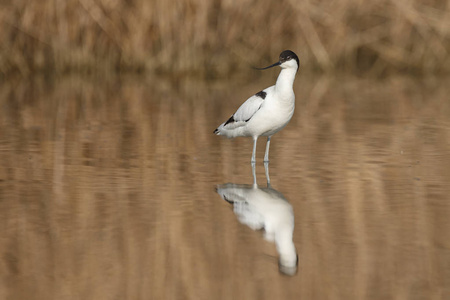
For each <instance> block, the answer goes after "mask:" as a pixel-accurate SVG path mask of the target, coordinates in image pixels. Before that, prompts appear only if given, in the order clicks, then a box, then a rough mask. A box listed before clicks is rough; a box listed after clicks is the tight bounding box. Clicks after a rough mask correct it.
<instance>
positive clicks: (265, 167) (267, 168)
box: [264, 161, 270, 188]
mask: <svg viewBox="0 0 450 300" xmlns="http://www.w3.org/2000/svg"><path fill="white" fill-rule="evenodd" d="M264 170H265V171H266V179H267V187H268V188H270V177H269V162H268V161H266V162H264Z"/></svg>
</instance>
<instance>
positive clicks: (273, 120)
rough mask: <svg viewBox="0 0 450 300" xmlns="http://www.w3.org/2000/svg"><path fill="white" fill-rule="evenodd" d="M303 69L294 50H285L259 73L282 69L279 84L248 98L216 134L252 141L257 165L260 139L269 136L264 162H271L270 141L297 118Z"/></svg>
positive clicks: (215, 131)
mask: <svg viewBox="0 0 450 300" xmlns="http://www.w3.org/2000/svg"><path fill="white" fill-rule="evenodd" d="M299 65H300V64H299V60H298V57H297V55H296V54H295V53H294V52H292V51H290V50H285V51H283V52H281V54H280V59H279V61H278V62H276V63H274V64H272V65H270V66H268V67H265V68H258V70H265V69H269V68H272V67H275V66H280V67H281V72H280V75H278V79H277V82H276V84H275V85H273V86H271V87H268V88H266V89H264V90H262V91H260V92H258V93H256V94H255V95H253V96H251V97H250V98H248V99H247V101H245V102H244V103H243V104H242V105H241V106H240V107H239V108H238V110H237V111H236V112H235V113H234V114H233V115H232V116H231V117H230V118H229V119H228V120H227V121H226V122H224V123H222V124H221V125H220V126H219V127H218V128H217V129H216V130H214V133H215V134H217V135H224V136H226V137H228V138H234V137H238V136H244V137H252V138H253V153H252V160H251V162H252V163H255V162H256V159H255V153H256V142H257V140H258V137H260V136H267V144H266V152H265V154H264V161H265V162H268V161H269V147H270V138H271V137H272V135H274V134H275V133H277V132H278V131H280V130H281V129H283V128H284V126H286V125H287V123H289V121H290V120H291V118H292V115H293V114H294V108H295V95H294V90H293V85H294V79H295V74H296V73H297V69H298V67H299Z"/></svg>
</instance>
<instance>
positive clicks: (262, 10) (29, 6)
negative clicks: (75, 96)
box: [0, 0, 450, 77]
mask: <svg viewBox="0 0 450 300" xmlns="http://www.w3.org/2000/svg"><path fill="white" fill-rule="evenodd" d="M0 8H1V9H0V24H1V28H2V30H0V44H1V47H0V74H1V75H0V76H2V77H5V76H8V75H10V74H21V75H23V76H28V75H32V74H35V73H49V72H52V73H57V74H62V73H76V72H82V73H91V72H107V73H114V72H151V73H158V74H162V73H170V74H171V75H199V76H206V77H218V76H226V75H230V74H232V73H234V72H237V71H243V70H250V68H249V66H251V65H261V62H272V61H273V60H274V58H275V57H277V56H278V54H279V53H280V51H281V50H283V49H286V48H290V49H292V50H295V51H296V52H298V54H299V55H300V57H301V61H302V62H303V65H302V68H303V69H304V70H305V69H306V70H310V71H320V72H322V71H326V72H329V71H336V70H337V71H341V70H344V71H347V72H357V73H358V74H368V75H371V74H373V75H375V76H379V75H385V74H387V73H389V74H390V73H393V72H395V73H397V72H408V73H413V74H429V73H448V72H449V71H450V55H449V49H450V2H449V1H447V0H429V1H426V0H421V1H419V0H412V1H408V0H376V1H362V0H340V1H312V0H306V1H295V0H281V1H257V0H242V1H230V0H213V1H207V0H180V1H167V0H152V1H145V0H41V1H25V0H14V1H3V3H2V4H1V5H0Z"/></svg>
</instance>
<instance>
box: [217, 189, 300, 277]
mask: <svg viewBox="0 0 450 300" xmlns="http://www.w3.org/2000/svg"><path fill="white" fill-rule="evenodd" d="M217 193H218V194H219V195H220V196H221V197H222V198H223V199H224V200H226V201H228V202H230V203H233V207H234V213H235V214H236V216H237V217H238V219H239V221H240V222H241V223H242V224H245V225H247V226H249V227H250V228H252V229H253V230H259V229H264V230H265V238H266V239H267V240H269V241H271V242H275V245H276V247H277V252H278V254H279V265H280V271H282V272H283V273H286V274H288V275H293V274H295V272H296V270H297V251H296V249H295V245H294V242H293V240H292V236H293V232H294V212H293V209H292V206H291V205H290V204H289V202H288V201H287V200H286V199H285V198H284V197H283V195H282V194H281V193H279V192H278V191H276V190H275V189H273V188H270V187H268V188H259V187H257V185H244V184H233V183H227V184H222V185H219V186H217Z"/></svg>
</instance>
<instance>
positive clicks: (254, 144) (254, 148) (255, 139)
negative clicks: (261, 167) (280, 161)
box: [251, 136, 258, 163]
mask: <svg viewBox="0 0 450 300" xmlns="http://www.w3.org/2000/svg"><path fill="white" fill-rule="evenodd" d="M257 140H258V137H257V136H254V137H253V153H252V161H251V162H252V163H255V162H256V158H255V155H256V141H257Z"/></svg>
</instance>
